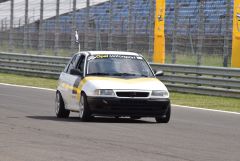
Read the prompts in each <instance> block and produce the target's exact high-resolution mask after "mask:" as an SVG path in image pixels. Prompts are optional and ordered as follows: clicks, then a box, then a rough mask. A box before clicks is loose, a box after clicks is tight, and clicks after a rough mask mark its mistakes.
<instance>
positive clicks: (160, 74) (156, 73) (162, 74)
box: [155, 71, 164, 77]
mask: <svg viewBox="0 0 240 161" xmlns="http://www.w3.org/2000/svg"><path fill="white" fill-rule="evenodd" d="M155 76H156V77H161V76H164V73H163V71H157V72H155Z"/></svg>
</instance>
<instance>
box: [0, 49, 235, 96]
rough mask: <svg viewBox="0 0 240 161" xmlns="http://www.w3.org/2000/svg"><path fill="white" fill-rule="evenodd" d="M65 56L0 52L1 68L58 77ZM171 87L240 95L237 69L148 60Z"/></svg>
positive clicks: (10, 71) (187, 90) (191, 91)
mask: <svg viewBox="0 0 240 161" xmlns="http://www.w3.org/2000/svg"><path fill="white" fill-rule="evenodd" d="M67 61H69V58H66V57H53V56H38V55H35V56H34V55H28V54H9V53H0V72H8V73H17V74H23V75H30V76H38V77H47V78H55V79H56V78H58V76H59V74H60V72H61V71H62V70H63V69H64V66H65V64H66V63H67ZM151 66H152V68H153V69H154V70H163V71H164V73H165V75H164V76H163V77H160V79H161V81H163V82H164V83H165V84H166V85H167V87H168V89H169V90H170V91H178V92H185V93H197V94H206V95H214V96H226V97H235V98H240V69H234V68H223V67H204V66H202V67H200V66H188V65H170V64H165V65H162V64H154V63H151Z"/></svg>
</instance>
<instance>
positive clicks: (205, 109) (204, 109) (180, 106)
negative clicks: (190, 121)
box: [172, 104, 240, 115]
mask: <svg viewBox="0 0 240 161" xmlns="http://www.w3.org/2000/svg"><path fill="white" fill-rule="evenodd" d="M172 106H175V107H177V108H189V109H195V110H203V111H211V112H221V113H229V114H236V115H240V113H239V112H231V111H223V110H213V109H208V108H200V107H191V106H183V105H174V104H172Z"/></svg>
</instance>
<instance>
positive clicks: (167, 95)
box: [152, 90, 169, 98]
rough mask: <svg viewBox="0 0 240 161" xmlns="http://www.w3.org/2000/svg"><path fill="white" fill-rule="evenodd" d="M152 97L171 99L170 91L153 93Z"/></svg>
mask: <svg viewBox="0 0 240 161" xmlns="http://www.w3.org/2000/svg"><path fill="white" fill-rule="evenodd" d="M152 96H153V97H164V98H166V97H169V93H168V91H160V90H159V91H152Z"/></svg>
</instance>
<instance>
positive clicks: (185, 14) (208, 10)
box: [44, 0, 233, 35]
mask: <svg viewBox="0 0 240 161" xmlns="http://www.w3.org/2000/svg"><path fill="white" fill-rule="evenodd" d="M128 1H129V0H113V26H112V29H113V30H112V32H114V33H126V32H127V27H128V26H127V24H128V23H127V21H128ZM227 1H228V0H208V1H205V6H204V33H205V34H206V35H219V34H222V35H224V33H225V32H226V31H225V30H226V25H225V24H226V23H227V22H226V15H227ZM174 2H175V1H174V0H166V33H167V34H171V33H172V31H173V30H174V26H173V24H174V23H173V21H174V20H175V17H174V12H175V9H174ZM150 3H151V0H135V1H134V7H133V8H134V11H133V14H132V16H133V23H134V32H136V33H139V34H143V33H148V32H149V31H150V29H149V25H148V24H149V21H148V20H149V19H150V16H151V14H150V12H152V11H153V10H152V9H151V6H150ZM178 3H179V4H178V13H177V24H178V25H177V30H176V31H177V33H179V34H188V33H189V31H190V32H192V33H196V32H197V31H198V26H199V22H200V21H199V17H200V16H199V3H200V0H178ZM232 6H233V0H231V15H230V18H232V8H233V7H232ZM109 8H110V2H109V1H106V2H101V3H99V4H97V5H92V6H91V7H90V18H91V20H92V21H94V22H95V23H98V27H99V30H100V31H101V32H108V31H109V28H110V26H109V21H110V19H109V18H110V16H109ZM85 15H86V11H85V9H84V8H83V9H79V10H77V13H76V16H77V18H76V19H77V28H78V29H83V28H84V24H85V21H84V20H85ZM71 21H72V12H69V13H65V14H63V15H61V17H60V22H61V25H60V26H61V31H62V32H71V27H69V26H68V25H66V24H69V23H71ZM54 23H55V21H54V17H52V18H50V19H48V20H46V21H45V23H44V24H45V29H46V30H48V31H53V30H54ZM229 26H232V25H231V24H230V25H229Z"/></svg>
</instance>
